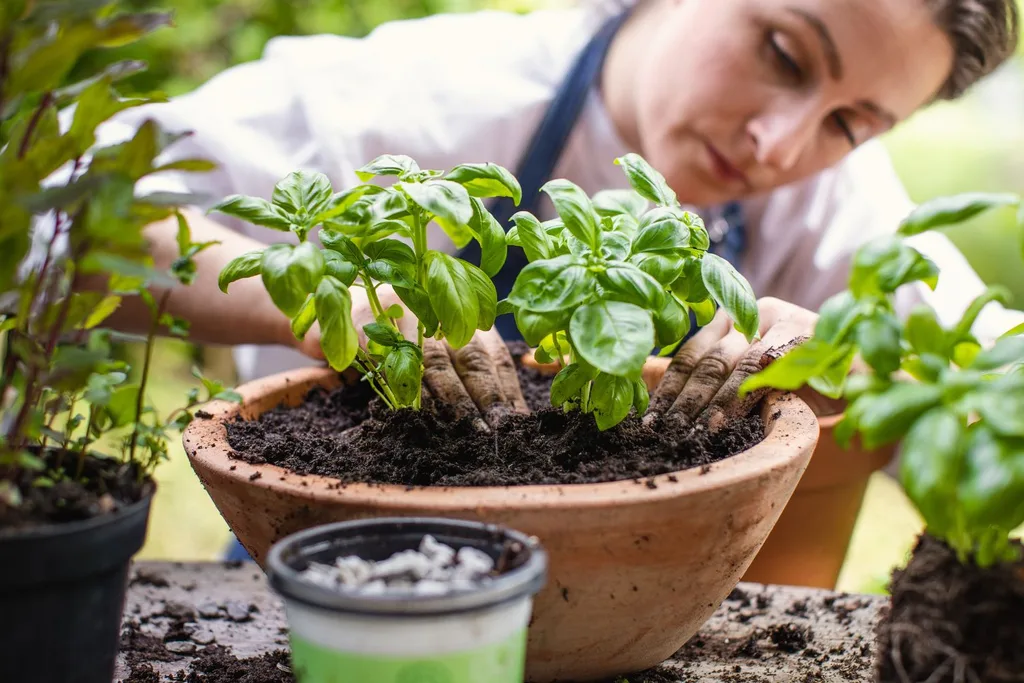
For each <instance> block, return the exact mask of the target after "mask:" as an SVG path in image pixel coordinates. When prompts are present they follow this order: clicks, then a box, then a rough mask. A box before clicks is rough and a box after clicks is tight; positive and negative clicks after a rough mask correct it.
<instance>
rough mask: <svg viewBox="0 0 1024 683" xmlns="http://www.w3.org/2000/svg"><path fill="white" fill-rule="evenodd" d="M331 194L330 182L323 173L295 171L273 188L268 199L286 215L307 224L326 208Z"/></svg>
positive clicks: (332, 191)
mask: <svg viewBox="0 0 1024 683" xmlns="http://www.w3.org/2000/svg"><path fill="white" fill-rule="evenodd" d="M333 193H334V188H332V187H331V181H330V180H328V179H327V176H325V175H324V174H323V173H319V172H311V171H295V172H293V173H289V174H288V176H287V177H285V178H284V180H282V181H281V182H279V183H278V184H277V185H276V186H275V187H274V193H273V195H271V198H270V199H271V201H272V202H273V204H274V206H276V207H278V208H280V209H281V210H283V211H284V212H285V213H286V214H290V215H292V216H295V217H297V218H299V219H300V220H301V221H302V222H304V223H308V222H309V221H310V219H312V218H313V217H314V216H316V215H317V214H319V213H320V212H321V211H323V210H324V209H326V208H327V205H328V204H329V203H330V201H331V196H332V194H333Z"/></svg>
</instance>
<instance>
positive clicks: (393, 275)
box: [212, 155, 521, 409]
mask: <svg viewBox="0 0 1024 683" xmlns="http://www.w3.org/2000/svg"><path fill="white" fill-rule="evenodd" d="M357 175H358V176H359V178H360V180H362V181H363V182H362V183H361V184H359V185H357V186H355V187H353V188H351V189H349V190H346V191H344V192H338V193H335V192H334V191H333V188H332V187H331V183H330V181H329V180H328V179H327V177H326V176H324V175H323V174H321V173H307V172H296V173H292V174H291V175H289V176H288V177H287V178H285V179H284V180H282V181H281V182H280V183H279V184H278V185H277V187H276V188H275V189H274V193H273V196H272V197H271V200H270V201H267V200H264V199H257V198H252V197H242V196H237V195H236V196H232V197H229V198H227V199H226V200H225V201H223V202H222V203H220V204H218V205H217V206H215V207H214V208H213V209H212V210H215V211H219V212H221V213H225V214H228V215H231V216H235V217H238V218H241V219H243V220H246V221H249V222H250V223H254V224H256V225H262V226H266V227H269V228H274V229H277V230H282V231H286V232H291V233H292V234H294V235H295V236H296V237H297V239H298V245H292V244H283V243H282V244H273V245H271V246H269V247H267V248H265V249H262V250H259V251H253V252H250V253H248V254H245V255H243V256H240V257H238V258H236V259H235V260H234V261H232V262H231V263H229V264H228V265H227V266H226V267H225V268H224V270H223V271H222V272H221V275H220V287H221V289H222V290H224V291H227V287H228V285H229V284H230V283H231V282H234V281H235V280H238V279H241V278H247V277H253V276H256V275H260V276H262V279H263V284H264V286H265V287H266V289H267V291H268V292H269V294H270V296H271V298H272V299H273V301H274V304H275V305H276V306H277V307H278V308H279V309H280V310H281V311H282V312H283V313H284V314H285V315H287V316H288V317H289V318H291V321H292V331H293V333H294V334H295V336H296V337H297V338H299V339H302V338H303V337H304V336H305V335H306V333H307V332H308V331H309V329H310V327H312V325H313V323H314V322H319V323H320V332H321V347H322V349H323V352H324V356H325V357H326V359H327V361H328V363H329V364H330V366H331V367H332V368H334V369H335V370H338V371H341V370H344V369H345V368H348V367H349V366H350V365H354V366H355V367H356V368H357V369H358V370H359V371H360V372H361V373H362V374H363V376H364V377H365V378H366V380H367V381H369V382H370V384H371V385H372V386H373V388H374V390H375V391H376V392H377V394H378V395H379V396H380V398H381V399H382V400H383V401H384V403H385V404H387V405H388V406H389V407H390V408H392V409H398V408H419V407H420V401H421V395H422V391H421V384H422V379H423V358H424V355H423V347H424V341H425V340H426V339H427V338H429V337H435V338H436V339H444V340H447V342H448V343H449V344H450V345H451V346H452V347H453V348H460V347H463V346H465V345H466V344H467V343H469V341H470V340H471V339H472V337H473V335H474V333H475V332H476V331H477V330H488V329H490V328H491V326H492V325H493V324H494V318H495V315H496V311H497V292H496V290H495V288H494V284H493V283H492V282H491V280H490V277H489V276H492V275H494V274H495V273H497V272H498V270H500V269H501V267H502V265H504V263H505V258H506V254H507V247H506V242H505V233H504V231H503V230H502V229H501V226H499V225H498V223H497V221H496V220H495V219H494V217H493V216H491V214H490V213H488V211H487V210H486V208H485V207H484V204H483V202H482V201H481V198H485V197H498V196H505V197H512V198H513V200H514V201H515V202H516V203H518V202H519V200H520V195H521V190H520V187H519V183H518V182H517V181H516V180H515V178H513V177H512V175H511V174H510V173H509V172H508V171H506V170H505V169H504V168H501V167H500V166H497V165H495V164H463V165H460V166H457V167H455V168H453V169H451V170H450V171H449V172H447V173H444V172H442V171H435V170H421V169H420V168H419V166H418V165H417V164H416V162H415V161H413V160H412V159H410V158H409V157H406V156H393V155H385V156H381V157H378V158H377V159H375V160H373V161H372V162H370V163H369V164H368V165H366V166H364V167H363V168H361V169H359V171H357ZM377 176H395V177H396V180H397V182H395V183H394V184H393V185H391V186H390V187H386V188H385V187H381V186H379V185H374V184H371V183H370V182H368V181H370V180H372V179H373V178H375V177H377ZM431 222H435V223H437V224H438V225H439V226H440V227H441V228H442V229H443V230H444V231H445V232H446V233H447V234H448V236H449V237H451V239H452V241H453V242H454V243H455V246H456V247H459V248H461V247H464V246H465V245H466V244H468V243H469V241H470V240H474V239H475V240H477V241H478V242H479V243H480V247H481V252H482V259H481V264H480V267H477V266H475V265H473V264H471V263H468V262H466V261H463V260H461V259H458V258H455V257H453V256H450V255H448V254H446V253H443V252H440V251H436V250H433V249H428V248H427V225H428V224H429V223H431ZM315 228H320V230H319V233H318V234H319V240H320V243H321V244H322V245H323V246H322V247H318V246H316V245H315V244H313V243H312V242H310V241H309V239H308V238H309V236H310V234H311V233H312V232H313V230H314V229H315ZM396 238H401V239H396ZM403 239H404V240H405V241H403ZM410 245H411V246H410ZM382 285H390V286H391V287H393V288H394V291H395V293H396V294H397V295H398V297H399V298H400V299H401V300H402V302H403V303H405V305H406V306H408V308H409V310H410V311H412V313H413V314H414V315H415V316H416V318H417V321H418V323H417V326H416V330H417V331H416V337H415V339H406V338H405V336H404V335H403V334H402V333H401V332H400V331H399V328H398V325H397V322H396V321H397V320H398V318H400V317H401V316H402V314H403V311H402V308H401V307H400V306H391V307H388V308H385V307H384V306H383V305H382V303H381V301H380V297H379V296H378V289H379V288H380V287H381V286H382ZM353 286H355V287H362V288H364V289H365V290H366V294H367V297H368V299H369V302H370V307H371V309H372V311H373V316H374V319H375V321H374V322H373V323H370V324H368V325H366V326H365V327H364V328H363V331H364V333H365V334H366V337H367V338H368V340H369V342H368V344H367V348H366V349H365V350H364V349H362V348H360V346H359V337H358V334H357V331H356V329H355V324H354V323H353V320H352V314H351V311H352V298H351V295H350V293H349V287H353Z"/></svg>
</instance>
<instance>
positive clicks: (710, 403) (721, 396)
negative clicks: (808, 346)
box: [644, 297, 840, 431]
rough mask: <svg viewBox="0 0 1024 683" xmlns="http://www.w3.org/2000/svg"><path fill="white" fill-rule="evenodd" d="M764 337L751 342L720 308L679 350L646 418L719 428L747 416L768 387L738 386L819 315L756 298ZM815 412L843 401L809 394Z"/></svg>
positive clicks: (678, 426)
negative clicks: (749, 388)
mask: <svg viewBox="0 0 1024 683" xmlns="http://www.w3.org/2000/svg"><path fill="white" fill-rule="evenodd" d="M757 303H758V312H759V315H760V329H759V332H760V336H761V338H760V340H755V341H754V342H753V343H749V342H747V340H746V337H744V336H743V334H742V333H740V332H739V331H738V330H736V329H735V328H734V327H733V323H732V320H731V319H730V318H729V317H728V316H727V315H726V314H725V312H724V311H722V310H719V312H718V314H717V315H716V316H715V318H714V320H712V321H711V322H710V323H708V324H707V325H705V326H704V328H702V329H701V330H700V331H699V332H698V333H697V334H695V335H694V336H693V337H692V338H691V339H690V340H689V341H687V342H686V343H685V344H684V345H683V346H682V347H680V349H679V350H678V351H677V352H676V354H675V356H674V357H673V359H672V362H671V364H670V365H669V367H668V369H667V370H666V371H665V375H664V377H662V380H661V382H660V383H659V384H658V387H657V389H655V391H654V394H653V395H652V396H651V403H650V407H649V408H648V411H647V414H646V416H645V417H644V421H645V422H647V423H648V424H650V423H652V422H656V421H658V420H661V421H662V423H663V424H665V426H666V427H669V428H671V429H674V430H682V431H686V430H688V429H689V428H691V427H693V426H695V425H697V424H699V423H706V424H707V425H708V427H709V428H710V429H711V430H712V431H717V430H719V429H721V428H722V427H723V426H725V425H726V424H728V423H729V422H730V420H734V419H738V418H741V417H744V416H746V415H747V414H748V413H749V412H750V411H751V409H752V408H753V407H754V405H756V404H757V402H758V401H760V400H761V398H763V397H764V395H765V393H767V392H768V390H767V389H764V390H758V391H754V392H751V393H750V394H748V395H747V396H745V397H743V398H740V397H739V388H740V386H741V385H742V384H743V382H744V381H745V380H746V379H747V378H748V377H750V376H751V375H753V374H756V373H758V372H760V371H761V370H762V369H764V368H765V367H766V366H767V365H768V364H769V363H770V362H771V361H772V360H774V359H775V358H778V357H779V356H780V355H782V354H783V353H785V351H786V350H788V349H789V348H791V347H792V346H793V345H795V344H796V343H799V342H800V341H801V340H803V339H805V338H807V337H810V336H811V335H812V334H814V326H815V325H816V324H817V322H818V315H817V314H816V313H813V312H811V311H808V310H807V309H804V308H801V307H799V306H796V305H794V304H790V303H787V302H785V301H782V300H780V299H774V298H771V297H766V298H763V299H760V300H759V301H758V302H757ZM808 402H809V403H811V406H812V408H814V409H815V412H819V411H820V412H819V414H822V413H829V412H838V411H839V409H840V408H839V405H840V404H835V403H830V402H829V401H828V399H825V398H824V397H823V396H820V395H818V394H816V393H815V394H814V395H813V396H812V397H808Z"/></svg>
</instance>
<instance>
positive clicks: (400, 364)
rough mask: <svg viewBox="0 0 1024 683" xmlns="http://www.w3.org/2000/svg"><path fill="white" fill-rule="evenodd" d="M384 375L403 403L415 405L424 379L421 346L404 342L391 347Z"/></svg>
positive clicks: (385, 362) (393, 391)
mask: <svg viewBox="0 0 1024 683" xmlns="http://www.w3.org/2000/svg"><path fill="white" fill-rule="evenodd" d="M384 377H385V378H386V379H387V382H388V387H390V388H391V391H392V393H394V395H395V398H397V399H398V402H399V403H400V404H401V405H404V406H411V405H415V404H416V399H418V398H419V396H420V392H421V391H422V388H421V387H422V380H423V354H422V352H421V351H420V349H419V347H418V346H416V345H415V344H410V343H404V344H399V345H398V346H395V347H394V348H393V349H391V351H390V352H389V353H388V355H387V357H386V358H385V359H384Z"/></svg>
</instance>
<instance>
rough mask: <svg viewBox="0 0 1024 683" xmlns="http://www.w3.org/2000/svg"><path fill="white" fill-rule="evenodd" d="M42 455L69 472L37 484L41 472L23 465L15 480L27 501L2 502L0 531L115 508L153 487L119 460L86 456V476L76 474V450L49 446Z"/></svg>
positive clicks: (48, 462)
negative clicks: (14, 504)
mask: <svg viewBox="0 0 1024 683" xmlns="http://www.w3.org/2000/svg"><path fill="white" fill-rule="evenodd" d="M42 459H43V461H44V462H45V463H46V469H47V471H49V470H53V469H60V468H62V467H63V468H65V469H64V471H65V472H67V474H68V475H69V476H68V478H67V479H64V480H61V481H58V482H56V483H55V484H54V485H53V486H47V487H41V486H35V485H34V482H35V480H36V477H38V475H39V474H40V473H38V472H28V471H24V470H22V471H21V472H20V473H19V477H18V479H16V480H15V481H14V482H13V483H14V484H15V485H16V486H17V487H18V489H19V491H20V493H21V498H22V502H21V504H20V505H19V506H18V507H8V506H6V505H0V535H2V534H3V533H4V532H16V531H23V530H27V529H31V528H33V527H38V526H43V525H48V524H63V523H67V522H78V521H82V520H86V519H91V518H93V517H97V516H99V515H105V514H110V513H114V512H117V511H118V510H121V509H123V508H125V507H127V506H128V505H131V504H132V503H137V502H138V501H140V500H142V498H143V497H145V496H146V495H147V494H148V493H149V492H150V490H151V487H152V485H151V484H150V483H149V482H148V481H145V480H142V481H140V478H139V476H138V471H137V470H136V469H135V468H134V467H131V466H126V465H125V464H124V463H122V462H120V461H119V460H115V459H107V458H98V457H93V456H86V457H85V458H84V459H83V461H82V470H81V476H80V477H76V476H74V475H75V474H77V472H76V469H77V466H78V455H77V454H76V453H70V452H61V451H46V452H45V454H44V455H43V456H42ZM2 474H3V472H2V470H0V475H2Z"/></svg>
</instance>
